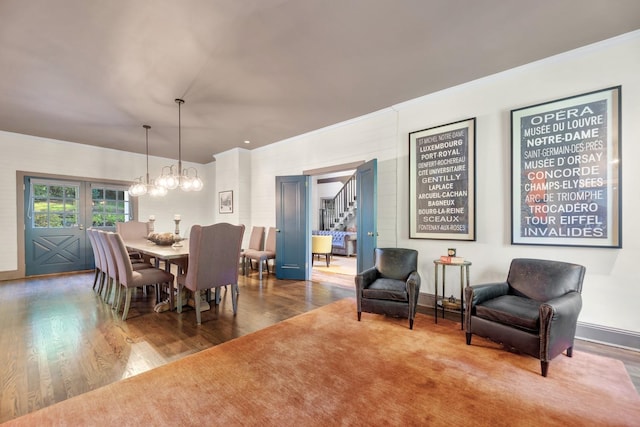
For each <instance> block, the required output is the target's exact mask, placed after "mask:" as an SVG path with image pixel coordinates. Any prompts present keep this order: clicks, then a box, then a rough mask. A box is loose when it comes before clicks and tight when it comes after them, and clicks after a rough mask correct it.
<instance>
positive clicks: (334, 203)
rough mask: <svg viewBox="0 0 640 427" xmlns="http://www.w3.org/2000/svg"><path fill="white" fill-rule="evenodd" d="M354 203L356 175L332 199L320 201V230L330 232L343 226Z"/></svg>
mask: <svg viewBox="0 0 640 427" xmlns="http://www.w3.org/2000/svg"><path fill="white" fill-rule="evenodd" d="M355 202H356V175H355V174H353V175H352V176H351V177H350V178H349V179H348V180H347V182H345V183H344V185H343V186H342V188H341V189H340V191H338V193H336V195H335V197H334V198H333V199H325V200H322V206H321V208H320V221H319V226H320V229H321V230H332V229H334V227H340V226H344V223H343V222H342V220H343V219H344V218H345V216H346V214H347V213H348V212H349V210H350V209H351V208H352V207H353V206H354V204H355Z"/></svg>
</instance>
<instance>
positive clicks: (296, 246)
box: [276, 175, 311, 280]
mask: <svg viewBox="0 0 640 427" xmlns="http://www.w3.org/2000/svg"><path fill="white" fill-rule="evenodd" d="M310 182H311V180H310V177H309V176H306V175H299V176H277V177H276V229H277V230H278V231H277V234H276V277H277V278H278V279H294V280H308V279H309V277H310V276H311V267H310V265H309V255H310V250H311V248H310V242H311V217H310V214H311V210H310V208H309V206H311V203H310V201H311V200H310V191H309V185H310Z"/></svg>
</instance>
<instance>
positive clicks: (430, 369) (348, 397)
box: [6, 299, 640, 426]
mask: <svg viewBox="0 0 640 427" xmlns="http://www.w3.org/2000/svg"><path fill="white" fill-rule="evenodd" d="M203 327H209V326H208V325H206V326H203ZM539 369H540V364H539V362H538V361H537V360H536V359H534V358H531V357H528V356H522V355H518V354H514V353H510V352H507V351H505V350H503V349H501V348H500V346H498V345H496V344H493V343H491V342H489V341H486V340H484V339H481V338H477V337H474V339H473V342H472V345H471V346H467V345H466V344H465V338H464V331H461V330H460V324H459V323H455V322H452V321H447V320H442V321H439V322H438V324H437V325H435V324H434V323H433V318H432V317H431V316H426V315H422V314H418V316H417V318H416V322H415V328H414V329H413V330H410V329H409V328H408V322H407V320H406V319H392V318H387V317H385V316H381V315H374V314H368V313H363V316H362V321H360V322H358V321H357V318H356V307H355V301H354V300H353V299H344V300H341V301H338V302H335V303H333V304H330V305H328V306H325V307H322V308H320V309H317V310H314V311H311V312H308V313H305V314H302V315H300V316H297V317H294V318H292V319H289V320H286V321H284V322H281V323H278V324H276V325H273V326H271V327H268V328H266V329H263V330H261V331H258V332H255V333H253V334H250V335H246V336H244V337H241V338H237V339H235V340H232V341H229V342H227V343H224V344H221V345H218V346H216V347H213V348H210V349H208V350H204V351H202V352H200V353H197V354H194V355H191V356H188V357H185V358H184V359H181V360H179V361H176V362H173V363H170V364H168V365H164V366H162V367H159V368H156V369H153V370H151V371H148V372H146V373H143V374H140V375H138V376H135V377H132V378H128V379H125V380H122V381H119V382H117V383H114V384H111V385H108V386H105V387H102V388H100V389H97V390H94V391H92V392H89V393H86V394H83V395H80V396H76V397H74V398H71V399H69V400H66V401H63V402H60V403H58V404H55V405H53V406H50V407H48V408H44V409H41V410H39V411H37V412H33V413H31V414H27V415H25V416H23V417H20V418H17V419H15V420H13V421H9V422H7V423H6V424H7V425H16V426H18V425H25V426H26V425H28V426H33V425H38V426H43V425H73V426H75V425H85V426H86V425H135V426H143V425H144V426H146V425H176V426H177V425H180V426H185V425H224V426H235V425H260V426H272V425H273V426H289V425H295V426H327V425H344V426H359V425H369V426H371V425H385V426H386V425H397V426H414V425H421V426H427V425H428V426H441V425H442V426H444V425H446V426H460V425H474V426H480V425H482V426H484V425H491V426H503V425H504V426H531V425H545V426H554V425H558V426H560V425H562V426H567V425H580V426H591V425H593V426H608V425H616V426H624V425H628V426H631V425H636V426H637V425H638V423H640V397H639V396H638V393H637V392H636V390H635V389H634V387H633V385H632V383H631V380H630V379H629V376H628V375H627V373H626V371H625V368H624V366H623V364H622V362H620V361H617V360H613V359H608V358H603V357H600V356H595V355H591V354H586V353H582V352H579V351H574V357H573V358H568V357H566V356H564V355H560V356H559V357H557V358H556V359H554V360H553V361H552V362H551V364H550V367H549V376H548V377H547V378H543V377H542V376H541V375H540V371H539Z"/></svg>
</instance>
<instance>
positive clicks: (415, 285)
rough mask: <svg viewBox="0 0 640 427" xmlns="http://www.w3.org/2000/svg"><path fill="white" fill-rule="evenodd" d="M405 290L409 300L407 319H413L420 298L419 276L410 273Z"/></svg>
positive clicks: (415, 272)
mask: <svg viewBox="0 0 640 427" xmlns="http://www.w3.org/2000/svg"><path fill="white" fill-rule="evenodd" d="M406 289H407V296H408V298H409V319H413V317H414V316H415V312H416V307H417V306H418V297H419V296H420V274H418V272H417V271H412V272H411V274H409V277H407V284H406Z"/></svg>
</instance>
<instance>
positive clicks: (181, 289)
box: [176, 285, 184, 313]
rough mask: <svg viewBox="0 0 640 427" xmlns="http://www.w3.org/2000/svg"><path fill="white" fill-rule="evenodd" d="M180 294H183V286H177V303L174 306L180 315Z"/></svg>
mask: <svg viewBox="0 0 640 427" xmlns="http://www.w3.org/2000/svg"><path fill="white" fill-rule="evenodd" d="M182 292H184V286H180V285H178V296H177V298H178V302H177V304H176V311H177V312H178V313H182Z"/></svg>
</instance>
